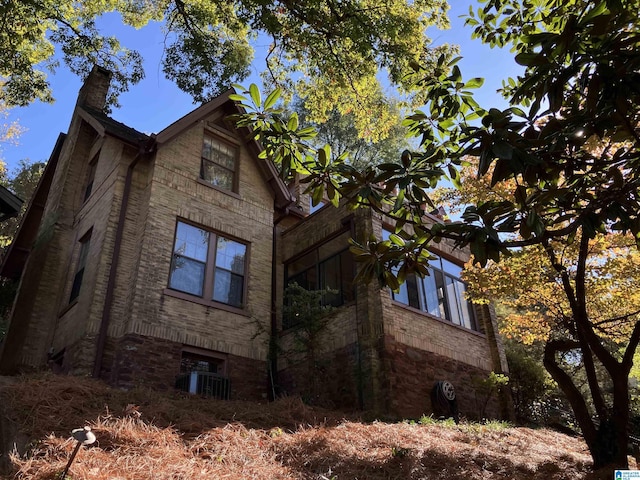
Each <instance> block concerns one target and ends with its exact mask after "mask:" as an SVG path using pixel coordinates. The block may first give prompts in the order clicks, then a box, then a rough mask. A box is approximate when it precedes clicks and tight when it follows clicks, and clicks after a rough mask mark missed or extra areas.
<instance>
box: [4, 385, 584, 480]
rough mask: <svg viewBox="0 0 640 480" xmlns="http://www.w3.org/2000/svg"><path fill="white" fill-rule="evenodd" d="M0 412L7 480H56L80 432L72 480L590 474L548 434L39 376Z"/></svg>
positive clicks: (575, 448) (575, 447)
mask: <svg viewBox="0 0 640 480" xmlns="http://www.w3.org/2000/svg"><path fill="white" fill-rule="evenodd" d="M0 402H1V403H0V405H2V406H3V409H4V412H2V414H3V416H5V417H9V418H10V419H11V422H12V423H13V425H14V426H17V427H18V428H19V430H20V431H21V432H22V433H24V434H26V435H27V437H28V438H30V439H31V440H32V441H34V442H33V443H32V445H33V447H32V449H31V450H30V451H29V452H28V453H26V454H25V455H22V456H17V455H13V456H12V457H11V461H12V465H11V467H12V469H13V471H12V472H11V473H10V474H8V475H7V476H6V477H4V478H17V479H29V480H31V479H34V480H35V479H39V480H40V479H42V480H44V479H52V480H53V479H54V478H57V476H58V475H59V473H60V472H61V471H62V470H63V469H64V467H65V465H66V462H67V460H68V458H69V457H70V455H71V452H72V450H73V448H74V446H75V442H74V441H72V440H71V439H70V438H69V432H70V431H71V429H73V428H78V427H82V426H84V425H90V426H91V428H92V429H93V431H94V432H95V434H96V437H97V439H98V441H97V442H96V444H95V446H92V447H89V448H85V447H83V448H82V449H81V450H80V452H79V453H78V455H77V457H76V460H75V462H74V464H73V466H72V467H71V471H70V476H71V478H73V479H74V480H76V479H87V480H88V479H95V480H107V479H111V480H116V479H121V480H124V479H126V480H129V479H140V480H145V479H149V480H151V479H154V480H155V479H185V480H186V479H194V478H199V477H200V478H215V479H265V480H267V479H269V480H272V479H318V480H321V479H336V480H346V479H356V478H357V479H372V480H377V479H445V478H446V479H452V478H453V479H458V478H460V479H515V478H519V479H522V478H526V479H534V480H537V479H540V480H542V479H545V480H547V479H580V478H586V477H587V473H588V471H589V467H590V457H589V455H588V452H587V450H586V446H585V444H584V442H582V441H581V440H580V439H577V438H573V437H569V436H566V435H563V434H560V433H556V432H552V431H549V430H532V429H527V428H503V427H500V426H499V425H492V424H488V425H477V424H475V425H474V424H463V425H460V426H456V425H453V424H450V423H443V422H431V421H427V422H424V423H420V422H418V423H414V422H403V423H384V422H372V423H363V422H359V421H357V418H356V417H349V416H346V415H344V414H340V413H338V412H331V411H326V410H321V409H317V408H311V407H308V406H305V405H304V404H303V403H302V402H301V401H300V400H299V399H297V398H286V399H282V400H279V401H277V402H273V403H268V404H256V403H249V402H223V401H215V400H208V399H202V398H196V397H188V396H187V397H185V396H181V395H179V394H177V393H175V392H169V393H166V394H159V393H157V392H151V391H147V390H136V391H131V392H123V391H120V390H115V389H111V388H109V387H107V386H105V385H104V384H103V383H101V382H98V381H94V380H90V379H84V378H77V377H56V376H52V375H47V376H37V377H21V378H19V379H18V381H14V382H0ZM5 424H6V422H5ZM5 434H6V432H5Z"/></svg>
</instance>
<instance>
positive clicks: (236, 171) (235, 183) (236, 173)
mask: <svg viewBox="0 0 640 480" xmlns="http://www.w3.org/2000/svg"><path fill="white" fill-rule="evenodd" d="M207 137H208V138H210V139H211V140H212V141H214V142H217V143H220V144H222V145H226V146H227V147H230V148H232V149H233V150H234V155H233V163H234V165H233V170H232V169H230V168H229V167H227V166H225V165H223V164H221V163H218V162H216V161H215V160H212V159H209V158H206V157H205V156H204V145H205V140H206V139H207ZM205 162H209V163H211V164H213V165H215V166H216V167H218V168H221V169H223V170H225V171H227V172H231V175H232V181H231V188H226V187H223V186H221V185H215V184H213V183H211V182H210V181H209V180H206V179H205V178H204V171H205V169H204V167H205ZM239 177H240V144H239V143H237V142H234V141H232V140H231V139H229V138H226V136H224V137H223V136H222V135H220V134H217V133H216V132H214V131H213V130H212V129H211V128H206V129H205V130H204V133H203V136H202V149H201V151H200V172H199V175H198V180H199V181H200V182H201V183H203V184H204V185H206V186H208V187H211V188H215V189H217V190H220V191H222V192H225V193H235V194H237V193H238V189H239V184H240V179H239Z"/></svg>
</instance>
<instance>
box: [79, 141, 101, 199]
mask: <svg viewBox="0 0 640 480" xmlns="http://www.w3.org/2000/svg"><path fill="white" fill-rule="evenodd" d="M98 155H100V154H99V153H98V154H96V156H95V157H93V158H92V159H91V161H90V162H89V171H88V172H87V180H86V181H85V188H84V197H83V199H82V201H83V202H86V201H87V198H89V197H90V196H91V191H92V190H93V181H94V179H95V176H96V165H97V164H98Z"/></svg>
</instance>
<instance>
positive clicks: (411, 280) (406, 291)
mask: <svg viewBox="0 0 640 480" xmlns="http://www.w3.org/2000/svg"><path fill="white" fill-rule="evenodd" d="M393 299H394V300H396V301H398V302H400V303H404V304H405V305H409V306H411V307H414V308H420V300H419V299H418V282H417V280H416V276H415V275H409V276H407V278H406V279H405V282H404V283H403V284H402V285H400V291H399V292H398V293H395V292H394V293H393Z"/></svg>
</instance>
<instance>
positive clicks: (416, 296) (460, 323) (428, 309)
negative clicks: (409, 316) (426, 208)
mask: <svg viewBox="0 0 640 480" xmlns="http://www.w3.org/2000/svg"><path fill="white" fill-rule="evenodd" d="M384 232H388V233H391V232H390V231H389V230H387V229H383V233H384ZM383 239H384V235H383ZM429 253H430V254H431V255H432V256H435V257H436V258H435V259H433V260H430V261H429V275H428V276H426V277H424V278H420V277H419V276H417V275H415V274H411V275H408V276H407V278H406V279H405V282H404V283H403V284H402V285H401V286H400V291H399V292H398V293H395V292H394V291H393V290H391V289H389V293H390V296H391V299H392V300H393V301H394V302H396V303H398V304H401V305H403V306H405V307H409V308H412V309H415V310H418V311H420V312H421V313H424V314H426V315H429V316H430V317H433V318H437V319H438V320H441V321H443V322H445V323H448V324H450V325H454V326H456V327H460V328H463V329H465V330H467V331H470V332H476V333H481V332H480V327H479V320H478V316H477V314H476V312H475V308H474V307H473V304H472V303H471V302H469V301H468V300H467V299H465V298H464V292H461V291H459V288H458V283H459V284H461V285H462V286H463V287H464V288H465V291H466V286H467V285H466V283H465V282H463V281H462V279H461V278H460V277H458V276H455V275H453V274H452V273H450V272H448V271H447V270H446V267H445V263H444V262H448V263H450V264H451V265H453V266H455V267H456V268H459V269H460V270H462V269H463V266H461V265H458V264H457V263H456V262H454V261H452V260H450V259H448V258H446V257H445V256H443V255H441V254H440V253H438V252H434V251H431V250H430V251H429ZM447 280H451V281H452V282H453V283H451V285H452V286H453V289H454V298H450V297H451V294H450V291H449V285H450V283H448V282H447ZM431 282H433V285H435V297H431V300H433V299H434V298H435V300H436V301H437V305H431V304H430V303H433V302H432V301H431V302H430V301H429V295H428V293H427V292H428V289H427V283H431ZM439 282H440V283H439ZM410 285H411V286H412V290H413V291H411V292H410V288H409V286H410ZM439 288H442V292H439V291H438V290H439ZM414 289H415V290H414ZM440 293H442V295H440ZM398 296H402V297H404V298H406V301H405V299H404V298H402V299H400V298H398ZM465 305H466V308H467V313H468V318H467V319H466V320H468V325H467V324H466V323H467V322H466V321H465V318H464V314H463V309H464V307H465ZM454 306H455V309H456V312H457V313H456V315H457V317H456V316H455V315H454V312H453V309H454ZM434 309H435V310H436V312H435V313H434ZM456 318H457V321H456Z"/></svg>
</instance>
